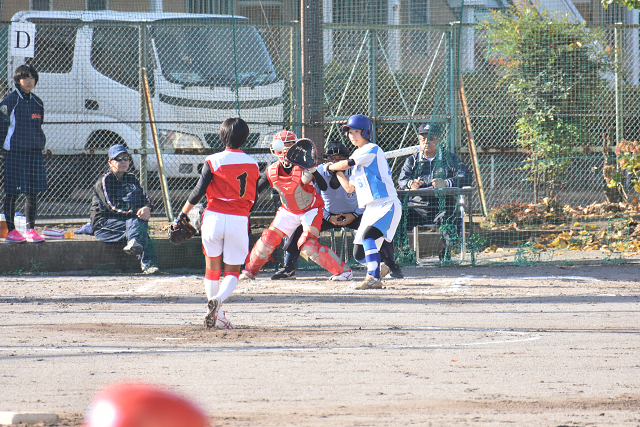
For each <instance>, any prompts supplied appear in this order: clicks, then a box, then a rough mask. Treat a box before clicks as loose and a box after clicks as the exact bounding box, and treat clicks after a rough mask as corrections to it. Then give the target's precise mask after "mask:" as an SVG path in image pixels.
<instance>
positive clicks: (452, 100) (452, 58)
mask: <svg viewBox="0 0 640 427" xmlns="http://www.w3.org/2000/svg"><path fill="white" fill-rule="evenodd" d="M455 24H459V23H457V22H456V23H452V25H455ZM455 34H456V31H455V28H452V30H451V31H449V32H448V37H449V79H448V80H449V150H450V151H451V152H452V153H454V152H455V143H456V120H457V118H458V113H457V109H456V92H457V87H456V86H457V81H456V78H455V77H456V65H457V61H456V54H455V41H456V40H455Z"/></svg>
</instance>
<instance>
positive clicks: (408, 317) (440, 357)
mask: <svg viewBox="0 0 640 427" xmlns="http://www.w3.org/2000/svg"><path fill="white" fill-rule="evenodd" d="M404 271H405V275H406V278H405V279H403V280H387V281H386V283H385V288H384V289H381V290H372V291H357V290H355V289H354V287H355V284H356V283H357V282H351V283H333V282H329V281H327V280H326V277H327V276H326V275H324V274H323V273H321V272H301V273H300V277H298V279H297V280H294V281H271V280H269V279H268V276H269V273H268V272H265V273H263V276H264V277H263V278H260V279H259V280H257V281H255V282H250V283H244V282H242V283H241V284H240V286H239V287H238V289H237V291H236V293H234V294H233V296H232V297H231V298H230V299H229V300H228V301H227V302H226V303H225V304H224V305H223V310H224V311H226V312H227V316H228V318H229V319H230V320H231V321H233V322H234V323H235V324H236V325H237V326H238V328H237V329H235V330H231V331H206V330H205V329H204V328H203V327H202V320H203V315H204V313H205V297H204V291H203V286H202V276H195V275H193V276H190V275H186V276H185V275H160V276H155V277H146V276H141V275H136V276H46V275H42V276H3V277H2V278H1V279H0V283H1V287H0V319H1V320H0V360H1V362H0V402H1V403H0V405H1V406H0V411H1V410H5V411H40V412H54V413H57V414H59V415H60V416H61V421H60V422H58V423H56V424H46V425H48V426H80V425H81V423H82V414H83V412H84V410H85V408H86V407H87V405H88V403H89V401H90V400H91V398H92V396H93V395H94V394H95V393H96V391H98V390H99V389H100V388H102V387H104V386H105V385H106V384H110V383H113V382H116V381H124V380H135V381H145V382H152V383H157V384H161V385H163V386H166V387H169V388H171V389H173V390H176V391H177V392H179V393H181V394H183V395H185V396H187V397H189V398H190V399H192V400H193V401H195V402H196V403H198V404H199V405H201V406H202V407H203V408H204V409H205V410H206V411H207V412H208V413H209V414H211V416H212V420H213V424H215V425H220V426H249V425H251V426H254V425H267V426H282V425H305V426H321V425H322V426H327V425H341V426H352V425H363V426H364V425H389V426H390V425H394V426H395V425H410V424H413V425H434V426H445V425H452V424H455V425H461V426H464V425H491V426H494V425H503V424H504V425H507V424H508V425H527V426H532V425H535V426H639V425H640V359H639V358H638V355H639V354H640V351H639V350H640V323H639V322H638V319H639V318H640V284H639V283H638V280H640V279H639V275H638V266H636V265H622V266H593V267H589V266H580V267H564V268H563V267H538V268H528V267H500V268H480V267H479V268H406V269H405V270H404ZM363 274H364V273H363V272H361V271H360V272H358V274H357V275H356V276H357V277H360V278H361V277H362V276H363ZM41 425H43V426H44V425H45V424H41Z"/></svg>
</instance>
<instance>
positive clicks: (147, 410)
mask: <svg viewBox="0 0 640 427" xmlns="http://www.w3.org/2000/svg"><path fill="white" fill-rule="evenodd" d="M84 427H209V421H208V420H207V417H206V415H205V414H204V412H202V411H201V410H200V409H199V408H197V407H196V406H195V405H193V404H192V403H191V402H189V401H187V400H185V399H183V398H182V397H179V396H176V395H175V394H172V393H170V392H167V391H164V390H161V389H159V388H156V387H153V386H150V385H146V384H115V385H112V386H109V387H107V388H105V389H103V390H102V391H100V392H99V393H98V394H97V395H96V397H95V398H94V399H93V402H92V403H91V406H90V407H89V410H88V412H87V416H86V419H85V424H84Z"/></svg>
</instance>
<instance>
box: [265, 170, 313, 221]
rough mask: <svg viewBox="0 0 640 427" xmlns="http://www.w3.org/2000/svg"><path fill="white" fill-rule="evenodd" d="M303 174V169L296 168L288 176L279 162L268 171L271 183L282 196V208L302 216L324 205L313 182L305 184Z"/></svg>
mask: <svg viewBox="0 0 640 427" xmlns="http://www.w3.org/2000/svg"><path fill="white" fill-rule="evenodd" d="M302 172H303V170H302V168H301V167H299V166H294V167H293V170H292V171H291V175H287V174H286V173H285V172H284V170H282V168H281V166H280V163H279V162H278V163H274V164H272V165H271V166H269V168H268V169H267V176H268V177H269V181H270V182H271V185H272V186H273V188H275V189H276V190H277V191H278V193H279V194H280V201H281V202H282V206H283V207H284V208H285V209H286V210H288V211H289V212H291V213H294V214H302V213H305V212H307V211H308V210H310V209H313V208H318V207H321V206H323V205H324V202H322V199H321V198H320V197H318V193H316V188H315V187H314V185H313V182H310V183H308V184H303V182H302Z"/></svg>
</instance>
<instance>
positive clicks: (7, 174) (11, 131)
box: [0, 65, 48, 243]
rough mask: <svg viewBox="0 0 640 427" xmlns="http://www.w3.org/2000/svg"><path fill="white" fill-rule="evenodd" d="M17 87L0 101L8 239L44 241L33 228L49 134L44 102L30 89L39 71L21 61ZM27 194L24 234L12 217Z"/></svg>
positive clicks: (44, 185) (43, 181)
mask: <svg viewBox="0 0 640 427" xmlns="http://www.w3.org/2000/svg"><path fill="white" fill-rule="evenodd" d="M13 82H14V84H15V86H16V90H15V91H13V92H11V93H10V94H9V95H7V97H6V98H5V99H3V100H2V101H1V102H0V138H2V137H3V138H2V139H3V140H4V144H3V148H4V192H5V197H4V215H5V217H6V220H7V228H8V230H9V232H8V234H7V238H6V241H7V242H12V243H22V242H25V241H27V242H44V237H42V236H40V235H39V234H38V233H37V232H36V230H35V229H34V227H35V224H36V212H37V202H38V193H41V192H43V191H46V190H47V188H48V185H47V174H46V172H45V169H44V156H43V155H42V150H44V146H45V143H46V137H45V135H44V132H43V131H42V121H43V119H44V105H43V104H42V100H41V99H40V98H38V97H37V96H36V95H35V94H33V93H31V91H32V90H33V88H34V87H35V86H36V84H37V83H38V72H37V71H36V69H35V68H34V67H32V66H30V65H21V66H19V67H18V68H16V71H15V72H14V73H13ZM20 194H24V195H25V197H26V201H25V213H26V216H27V232H26V233H25V235H24V236H23V235H22V234H20V233H19V232H18V230H16V229H15V224H14V221H13V218H14V215H15V212H16V202H17V200H18V197H19V196H20Z"/></svg>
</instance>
